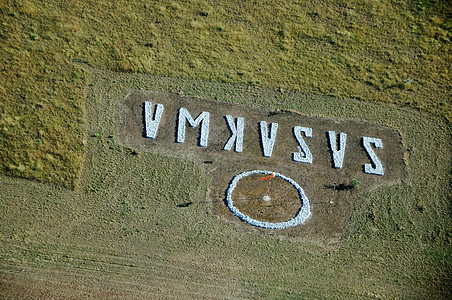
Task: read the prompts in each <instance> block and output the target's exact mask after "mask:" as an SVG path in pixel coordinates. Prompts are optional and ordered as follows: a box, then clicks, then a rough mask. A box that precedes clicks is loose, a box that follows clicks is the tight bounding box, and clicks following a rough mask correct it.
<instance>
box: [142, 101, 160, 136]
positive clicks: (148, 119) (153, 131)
mask: <svg viewBox="0 0 452 300" xmlns="http://www.w3.org/2000/svg"><path fill="white" fill-rule="evenodd" d="M162 112H163V105H162V104H159V103H157V104H156V106H155V112H154V120H152V103H151V102H144V123H145V124H144V126H145V129H146V137H148V138H151V139H154V138H155V136H156V135H157V130H158V128H159V124H160V119H161V117H162Z"/></svg>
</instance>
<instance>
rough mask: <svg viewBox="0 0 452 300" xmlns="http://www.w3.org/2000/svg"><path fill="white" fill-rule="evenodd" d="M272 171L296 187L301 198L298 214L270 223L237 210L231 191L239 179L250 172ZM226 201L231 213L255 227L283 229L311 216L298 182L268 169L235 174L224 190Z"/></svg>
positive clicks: (307, 202)
mask: <svg viewBox="0 0 452 300" xmlns="http://www.w3.org/2000/svg"><path fill="white" fill-rule="evenodd" d="M273 173H274V174H275V176H276V177H279V178H281V179H284V180H285V181H287V182H289V183H290V184H292V185H293V186H294V187H295V188H296V189H297V191H298V195H299V196H300V200H301V208H300V211H299V212H298V214H297V215H296V216H295V217H294V218H293V219H291V220H289V221H286V222H279V223H271V222H262V221H258V220H255V219H253V218H251V217H250V216H247V215H245V214H243V213H241V212H240V210H238V209H237V207H235V206H234V203H233V202H232V192H233V191H234V189H235V188H236V186H237V183H238V182H239V180H240V179H242V178H243V177H246V176H249V175H252V174H269V175H270V174H273ZM226 201H227V203H228V207H229V209H230V210H231V211H232V213H234V215H236V216H237V217H239V218H240V219H242V220H243V221H245V222H247V223H249V224H251V225H254V226H257V227H263V228H268V229H283V228H288V227H294V226H297V225H299V224H302V223H303V222H304V221H306V220H307V219H308V218H309V217H310V216H311V211H310V208H309V200H308V197H306V195H305V194H304V191H303V189H302V188H301V187H300V186H299V185H298V183H296V182H295V181H294V180H292V179H291V178H289V177H286V176H284V175H282V174H279V173H276V172H270V171H266V170H253V171H247V172H243V173H240V174H238V175H236V176H235V177H234V178H233V179H232V181H231V183H230V184H229V187H228V190H227V191H226Z"/></svg>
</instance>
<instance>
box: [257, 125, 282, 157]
mask: <svg viewBox="0 0 452 300" xmlns="http://www.w3.org/2000/svg"><path fill="white" fill-rule="evenodd" d="M259 126H260V128H261V142H262V148H263V150H264V156H266V157H270V156H272V152H273V146H274V145H275V140H276V132H277V131H278V123H271V126H270V135H269V134H268V128H267V122H265V121H260V122H259Z"/></svg>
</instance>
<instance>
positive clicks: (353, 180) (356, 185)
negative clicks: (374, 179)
mask: <svg viewBox="0 0 452 300" xmlns="http://www.w3.org/2000/svg"><path fill="white" fill-rule="evenodd" d="M359 184H360V182H359V180H358V179H357V178H352V187H353V188H354V189H357V188H358V187H359Z"/></svg>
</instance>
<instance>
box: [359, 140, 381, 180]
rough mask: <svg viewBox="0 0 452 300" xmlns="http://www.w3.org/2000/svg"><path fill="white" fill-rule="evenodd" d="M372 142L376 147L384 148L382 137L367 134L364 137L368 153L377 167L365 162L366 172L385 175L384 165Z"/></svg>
mask: <svg viewBox="0 0 452 300" xmlns="http://www.w3.org/2000/svg"><path fill="white" fill-rule="evenodd" d="M370 144H374V145H375V148H383V143H382V142H381V139H378V138H370V137H365V136H364V137H363V145H364V148H365V149H366V151H367V154H369V157H370V159H371V160H372V163H373V164H374V165H375V168H373V167H372V165H371V164H365V165H364V173H367V174H375V175H383V174H384V171H383V165H382V164H381V162H380V160H379V159H378V157H377V155H376V154H375V152H374V149H372V147H371V146H370Z"/></svg>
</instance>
